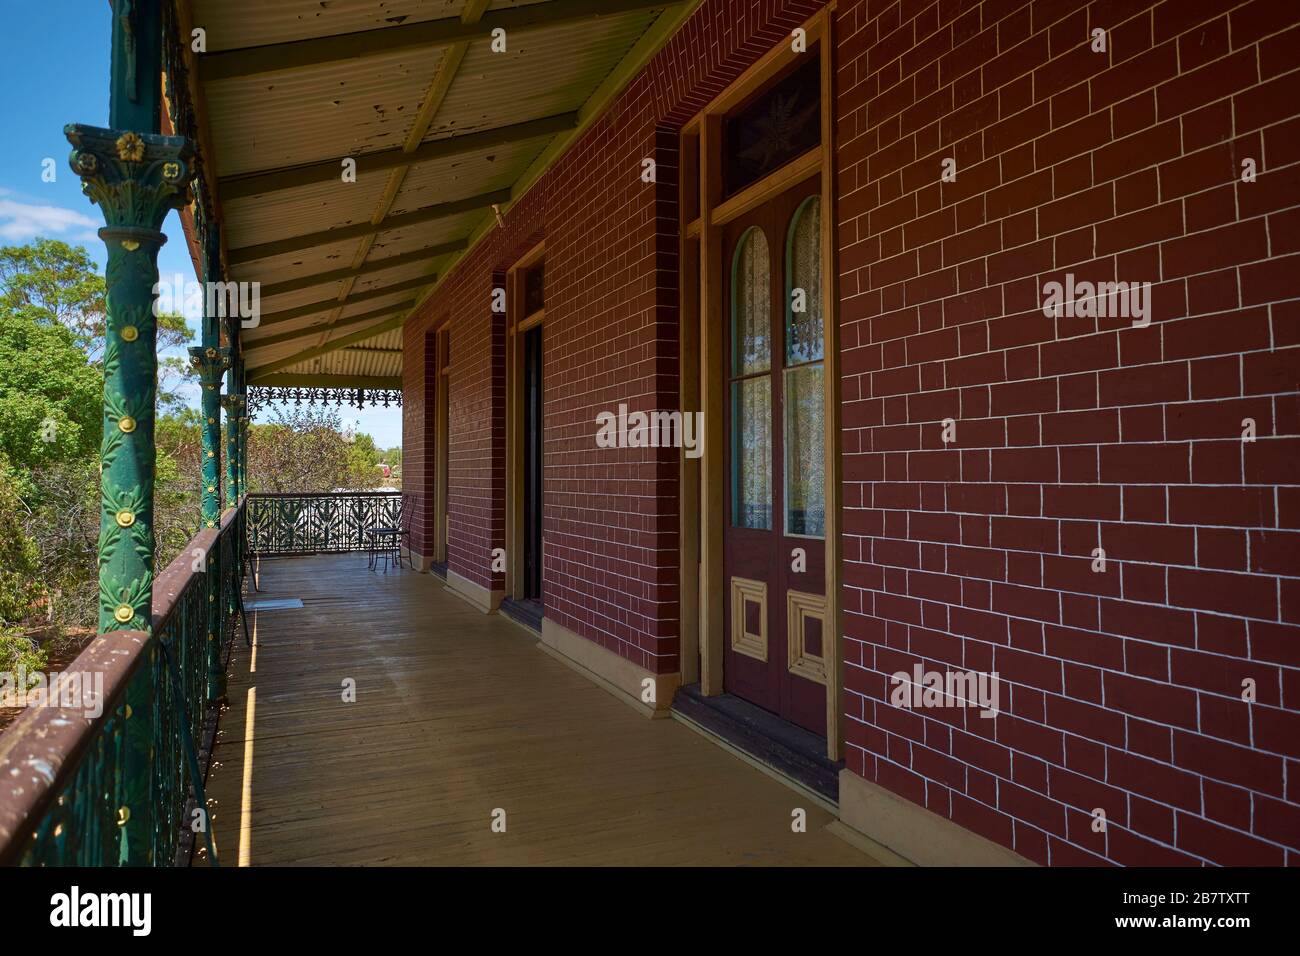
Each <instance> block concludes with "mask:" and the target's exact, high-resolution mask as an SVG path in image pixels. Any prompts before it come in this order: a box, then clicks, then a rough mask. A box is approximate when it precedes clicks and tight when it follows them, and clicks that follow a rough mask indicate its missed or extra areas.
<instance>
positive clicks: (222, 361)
mask: <svg viewBox="0 0 1300 956" xmlns="http://www.w3.org/2000/svg"><path fill="white" fill-rule="evenodd" d="M190 368H192V369H194V371H196V372H198V373H199V384H201V385H202V386H203V391H205V392H217V391H220V390H221V378H222V376H223V375H225V374H226V369H228V368H230V348H229V346H225V345H223V346H220V347H217V346H212V345H209V346H207V347H204V346H201V345H192V346H190Z"/></svg>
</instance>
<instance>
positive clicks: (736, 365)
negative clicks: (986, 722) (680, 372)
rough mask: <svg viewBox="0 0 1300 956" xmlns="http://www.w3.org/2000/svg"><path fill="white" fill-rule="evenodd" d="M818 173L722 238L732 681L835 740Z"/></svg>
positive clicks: (732, 686) (726, 679)
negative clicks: (829, 675)
mask: <svg viewBox="0 0 1300 956" xmlns="http://www.w3.org/2000/svg"><path fill="white" fill-rule="evenodd" d="M819 190H820V178H819V177H812V178H810V179H808V180H805V181H804V182H802V183H800V184H799V185H797V186H795V187H793V188H792V189H790V190H788V191H786V192H784V193H782V194H781V195H779V196H777V197H776V198H774V199H771V200H769V201H767V202H765V203H764V204H763V205H762V206H760V207H758V208H756V209H754V210H752V211H750V212H749V213H747V214H745V215H743V216H741V217H739V218H737V219H735V220H733V221H732V222H730V223H728V224H727V226H726V227H725V228H724V230H723V237H722V238H723V255H724V257H725V258H724V260H723V261H724V267H725V268H726V269H727V270H728V272H726V273H725V274H724V285H725V289H726V291H725V293H724V310H723V314H724V321H725V322H726V323H727V329H726V332H725V338H724V341H726V342H727V343H728V345H727V347H726V348H725V349H724V362H725V368H723V369H720V370H718V371H719V372H721V374H723V375H724V376H725V380H726V382H727V396H726V401H725V407H726V411H725V413H724V414H725V433H726V475H727V482H726V486H727V487H726V492H725V507H726V510H727V523H726V531H725V547H724V562H725V565H724V580H725V581H726V582H727V588H728V590H729V595H728V600H726V601H724V605H723V606H724V618H725V621H724V633H725V634H726V638H727V640H726V648H725V656H724V660H723V683H724V688H725V690H726V691H727V692H728V693H731V694H736V695H737V696H740V697H743V698H745V699H746V700H748V701H750V702H752V703H754V704H757V705H758V706H760V707H763V708H765V709H766V710H769V711H771V712H773V713H775V714H778V715H779V716H781V717H783V718H785V719H787V720H790V721H792V722H794V723H796V724H798V725H800V726H802V727H805V728H807V729H808V730H811V731H813V732H815V733H818V734H823V735H824V734H825V732H826V665H825V660H824V657H823V655H824V649H825V648H829V647H830V646H831V640H830V635H829V634H824V633H823V625H824V623H825V618H826V558H825V534H826V511H825V456H824V448H825V444H824V443H825V409H824V394H825V393H824V390H823V343H824V331H825V330H824V326H823V319H822V316H823V307H822V306H823V290H822V248H823V247H822V223H821V212H822V210H821V199H820V193H819Z"/></svg>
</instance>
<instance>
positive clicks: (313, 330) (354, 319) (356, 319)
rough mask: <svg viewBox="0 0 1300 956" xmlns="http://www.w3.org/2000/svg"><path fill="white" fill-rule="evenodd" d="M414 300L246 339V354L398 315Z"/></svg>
mask: <svg viewBox="0 0 1300 956" xmlns="http://www.w3.org/2000/svg"><path fill="white" fill-rule="evenodd" d="M413 301H414V300H408V301H406V302H400V303H398V304H397V305H386V306H384V307H383V308H382V309H375V310H373V311H371V312H362V313H361V314H360V315H353V316H349V317H348V318H346V319H340V320H339V321H337V322H334V323H332V324H331V323H329V322H317V323H316V324H314V325H308V326H306V327H304V328H301V329H294V330H293V331H292V332H281V333H280V334H279V335H268V336H267V337H266V338H262V339H254V340H248V339H245V340H244V354H245V355H247V354H248V353H249V352H251V351H253V350H254V349H261V348H269V347H270V346H272V345H282V344H284V343H285V342H292V341H293V340H294V339H303V338H307V337H308V336H311V335H320V334H321V333H322V332H332V331H333V330H334V329H342V328H345V327H348V326H353V325H360V324H361V323H362V322H372V321H374V320H375V319H385V318H388V317H389V316H392V315H396V314H397V313H398V312H401V311H403V310H405V309H409V308H410V307H411V305H412V304H413Z"/></svg>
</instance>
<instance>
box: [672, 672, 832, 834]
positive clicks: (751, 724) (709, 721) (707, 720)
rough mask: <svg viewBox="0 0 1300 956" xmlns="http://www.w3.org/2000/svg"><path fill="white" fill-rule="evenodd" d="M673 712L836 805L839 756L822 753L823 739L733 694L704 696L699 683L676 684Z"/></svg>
mask: <svg viewBox="0 0 1300 956" xmlns="http://www.w3.org/2000/svg"><path fill="white" fill-rule="evenodd" d="M672 714H673V716H674V717H676V718H678V719H680V720H682V721H683V722H684V723H687V724H690V725H691V726H692V727H693V728H695V729H697V730H699V731H701V732H703V733H704V734H705V735H706V736H709V737H711V738H715V739H716V741H717V742H719V743H721V744H722V745H723V746H724V747H726V748H727V749H729V750H732V751H735V752H736V753H737V754H738V755H739V756H740V757H741V758H742V759H745V760H748V761H750V762H752V763H755V764H757V765H758V766H759V767H760V768H761V769H764V770H766V771H768V772H769V774H770V775H772V776H775V777H776V778H778V779H779V780H781V781H782V782H783V783H786V784H787V785H789V786H793V787H794V788H795V789H796V790H800V791H803V792H806V793H808V794H809V795H810V796H813V797H815V798H816V799H818V800H819V801H821V802H822V803H823V804H824V805H825V806H826V809H829V810H831V811H837V810H838V808H839V800H840V771H841V770H842V769H843V768H844V763H843V761H840V762H838V763H837V762H833V761H831V760H830V759H829V758H827V756H826V740H825V738H823V737H819V736H817V735H816V734H814V733H812V732H810V731H807V730H804V729H803V728H802V727H797V726H795V725H794V724H792V723H790V722H789V721H786V720H782V719H781V718H780V717H777V716H776V715H775V714H772V713H769V712H768V711H766V710H763V709H762V708H761V707H756V706H755V705H753V704H751V703H749V702H748V701H746V700H742V699H741V698H739V697H736V696H734V695H733V694H718V695H716V696H713V697H705V696H704V695H703V694H701V693H700V685H699V684H686V685H683V686H682V687H680V688H678V690H677V694H676V696H675V697H674V698H673V707H672Z"/></svg>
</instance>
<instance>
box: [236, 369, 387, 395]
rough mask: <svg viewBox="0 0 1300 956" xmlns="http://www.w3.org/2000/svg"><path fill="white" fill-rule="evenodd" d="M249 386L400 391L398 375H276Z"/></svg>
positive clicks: (251, 383)
mask: <svg viewBox="0 0 1300 956" xmlns="http://www.w3.org/2000/svg"><path fill="white" fill-rule="evenodd" d="M248 384H250V385H279V386H281V387H283V388H373V389H389V390H392V391H398V392H400V391H401V390H402V376H400V375H302V374H296V375H294V374H284V373H281V374H278V375H268V376H266V378H262V379H258V380H257V381H256V382H251V381H250V382H249V383H248Z"/></svg>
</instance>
